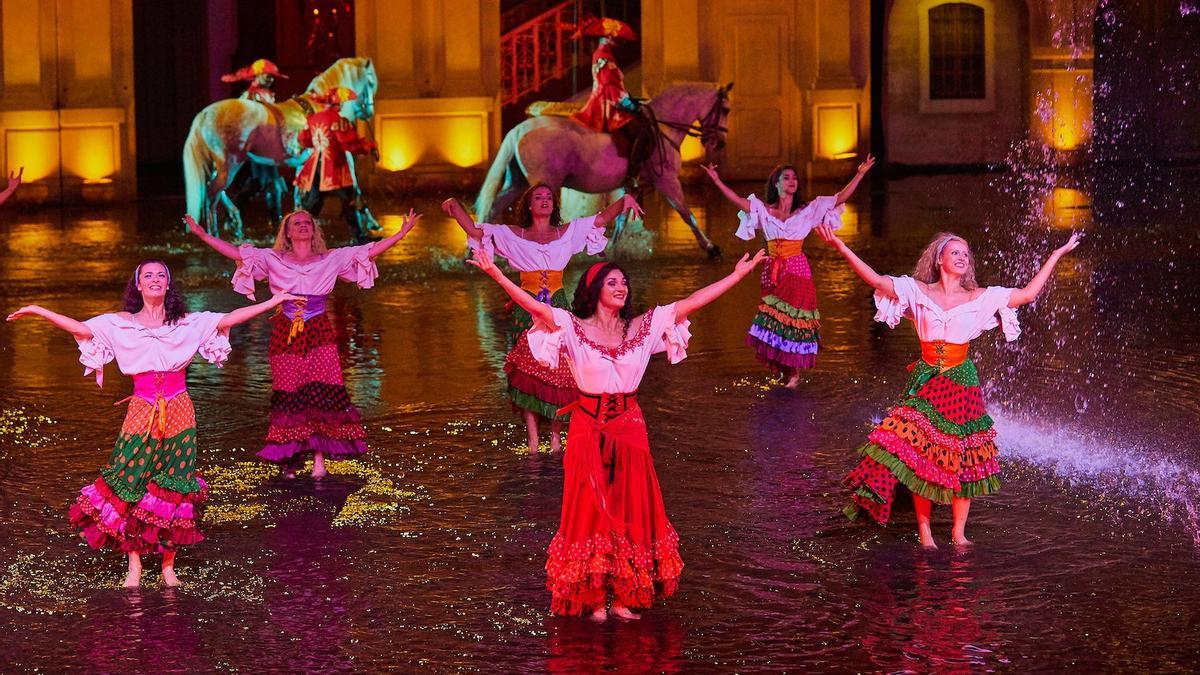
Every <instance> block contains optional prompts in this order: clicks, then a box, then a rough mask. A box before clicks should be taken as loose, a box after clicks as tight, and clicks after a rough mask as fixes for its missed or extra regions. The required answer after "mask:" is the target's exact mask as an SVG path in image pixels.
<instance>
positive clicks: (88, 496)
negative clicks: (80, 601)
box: [8, 260, 291, 588]
mask: <svg viewBox="0 0 1200 675" xmlns="http://www.w3.org/2000/svg"><path fill="white" fill-rule="evenodd" d="M289 299H291V296H290V295H287V294H281V295H276V296H275V297H273V298H271V299H270V300H268V301H266V302H260V303H258V304H257V305H251V306H249V307H242V308H240V309H235V310H234V311H232V312H230V313H228V314H220V313H216V312H188V311H187V310H185V309H184V302H183V296H182V295H181V294H180V292H179V289H178V288H176V286H175V284H174V282H173V281H172V280H171V272H170V271H169V270H168V269H167V265H166V263H164V262H162V261H161V260H146V261H143V262H142V263H141V264H140V265H138V266H137V268H136V269H135V270H134V272H133V276H132V277H131V278H130V279H129V283H128V284H126V286H125V298H124V303H125V309H124V311H122V312H117V313H115V314H101V315H100V316H97V317H93V318H91V319H88V320H87V321H84V322H79V321H76V320H75V319H72V318H70V317H67V316H63V315H62V314H57V313H55V312H51V311H50V310H48V309H45V308H43V307H39V306H38V305H29V306H27V307H22V308H21V309H18V310H17V311H15V312H13V313H12V314H9V315H8V320H9V321H15V320H17V319H19V318H21V317H23V316H40V317H42V318H43V319H46V320H47V321H49V322H50V323H52V324H54V325H55V326H57V327H59V328H61V329H63V330H65V331H67V332H68V333H70V334H71V335H73V336H74V337H75V339H76V341H78V342H79V352H80V356H79V361H80V363H82V364H83V365H84V367H85V368H86V370H85V372H84V374H85V375H90V374H91V373H92V372H95V373H96V384H98V385H100V386H104V365H105V364H106V363H108V362H110V361H112V360H113V359H114V358H115V359H116V360H117V366H118V367H119V368H120V369H121V372H122V373H125V374H126V375H129V376H131V377H132V378H133V395H132V396H130V397H129V398H127V399H125V401H128V402H129V412H128V413H126V415H125V423H124V424H123V425H122V427H121V434H120V435H119V436H118V437H117V443H116V446H115V447H114V448H113V453H112V457H110V458H109V461H108V468H107V469H105V470H104V471H102V472H101V474H100V477H99V478H97V479H96V481H95V482H94V483H92V484H91V485H88V486H87V487H85V488H83V490H81V491H80V494H79V497H78V498H77V499H76V500H75V504H74V505H73V506H72V507H71V523H72V524H73V525H74V526H75V527H76V528H78V529H79V530H80V536H81V537H83V540H84V541H86V542H87V543H88V545H89V546H91V547H92V548H102V547H105V548H114V549H117V550H120V551H124V552H125V554H126V556H128V558H129V572H128V574H126V576H125V587H126V588H134V587H136V586H137V585H138V583H139V582H140V580H141V576H142V558H141V556H142V554H144V553H150V552H151V551H160V552H162V554H163V562H162V577H163V583H164V584H166V585H167V586H178V585H179V579H178V577H176V576H175V553H176V552H177V551H178V549H179V547H181V546H187V545H190V544H195V543H198V542H200V541H201V540H203V539H204V536H203V535H201V534H200V528H199V523H200V515H201V510H202V509H201V507H202V505H203V504H204V501H205V499H206V497H207V489H206V486H205V484H204V481H203V480H202V479H201V478H200V477H199V476H198V475H196V415H195V411H194V410H193V409H192V399H191V398H190V397H189V396H188V393H187V382H186V372H187V367H188V364H189V363H191V361H192V357H193V356H195V355H196V353H197V352H199V354H200V355H201V356H203V357H204V358H205V359H207V360H208V361H209V363H214V364H216V365H217V366H218V367H220V366H221V364H222V363H224V362H225V359H226V358H227V357H228V356H229V350H230V347H229V329H230V328H232V327H233V326H236V325H238V324H240V323H243V322H245V321H248V320H250V319H251V318H253V317H255V316H258V315H259V314H262V313H263V312H265V311H267V310H268V309H271V308H272V307H275V306H276V305H278V304H280V303H282V302H284V301H286V300H289ZM123 402H124V401H122V403H123Z"/></svg>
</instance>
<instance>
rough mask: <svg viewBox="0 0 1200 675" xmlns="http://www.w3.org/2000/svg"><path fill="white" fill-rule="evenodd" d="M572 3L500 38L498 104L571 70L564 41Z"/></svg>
mask: <svg viewBox="0 0 1200 675" xmlns="http://www.w3.org/2000/svg"><path fill="white" fill-rule="evenodd" d="M574 5H575V2H574V0H566V1H565V2H562V3H559V4H558V5H555V6H554V7H551V8H550V9H548V10H546V11H545V12H542V13H541V14H538V15H537V16H535V17H533V18H532V19H530V20H528V21H526V22H525V23H523V24H521V25H519V26H517V27H516V28H513V29H512V30H511V31H509V32H507V33H505V34H504V35H502V36H500V103H501V105H508V104H510V103H515V102H517V101H519V100H520V99H521V97H522V96H525V95H526V94H529V93H531V92H535V91H537V90H539V89H541V88H542V85H544V84H545V83H547V82H549V81H551V80H556V79H558V78H560V77H562V76H564V75H566V74H567V72H568V71H569V70H570V68H571V57H570V52H569V50H568V48H567V47H568V40H569V38H570V33H571V31H572V30H573V29H571V28H566V27H564V26H565V25H567V24H570V23H572V22H573V20H574V11H573V6H574Z"/></svg>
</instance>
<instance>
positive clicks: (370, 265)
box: [334, 244, 379, 288]
mask: <svg viewBox="0 0 1200 675" xmlns="http://www.w3.org/2000/svg"><path fill="white" fill-rule="evenodd" d="M374 245H375V244H362V245H361V246H343V247H341V248H338V249H334V254H335V255H336V256H337V258H336V260H337V266H338V267H337V275H338V278H340V279H341V280H342V281H349V282H350V283H352V284H357V285H358V287H359V288H373V287H374V286H375V280H376V279H377V278H379V267H377V266H376V265H375V261H374V260H373V259H372V258H371V247H372V246H374Z"/></svg>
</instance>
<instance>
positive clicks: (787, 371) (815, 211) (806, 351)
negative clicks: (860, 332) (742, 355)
mask: <svg viewBox="0 0 1200 675" xmlns="http://www.w3.org/2000/svg"><path fill="white" fill-rule="evenodd" d="M874 165H875V158H874V157H872V156H870V155H867V159H866V161H865V162H863V163H862V164H859V165H858V173H857V174H855V176H854V178H852V179H851V180H850V182H849V183H848V184H847V185H846V187H844V188H842V191H841V192H838V193H837V194H835V195H832V196H828V197H817V198H816V199H814V200H812V201H811V202H809V203H808V204H802V203H801V202H799V201H798V200H797V199H796V190H797V188H798V187H799V185H800V181H799V178H798V177H797V174H796V169H795V168H794V167H792V166H790V165H783V166H777V167H775V170H774V171H772V172H771V175H770V177H769V178H767V187H766V203H763V202H762V201H761V200H759V198H758V197H756V196H755V195H750V196H749V197H746V198H744V199H743V198H742V197H741V196H739V195H738V194H737V193H736V192H734V191H733V190H732V189H730V187H729V186H728V185H726V184H725V182H724V181H722V180H721V177H720V176H719V175H717V167H716V165H715V164H709V165H707V166H705V167H704V171H705V172H706V173H707V174H708V177H709V178H711V179H712V181H713V183H715V184H716V186H717V188H718V189H719V190H720V191H721V194H723V195H725V197H726V198H727V199H729V201H731V202H733V203H734V204H736V205H737V206H738V208H740V209H741V212H739V213H738V220H739V221H740V224H739V225H738V229H737V236H738V237H741V238H742V239H745V240H746V241H750V240H751V239H753V238H754V231H755V230H762V233H763V237H765V238H766V240H767V251H769V252H770V254H771V265H770V266H769V267H766V268H764V269H763V271H762V303H761V304H760V305H759V306H758V315H756V316H755V317H754V323H753V324H751V325H750V335H749V336H747V338H746V344H748V345H750V346H751V347H754V350H755V352H756V353H757V355H758V360H759V361H762V362H763V364H764V365H766V366H767V367H768V368H770V369H771V370H772V371H773V372H775V373H777V374H778V375H779V376H780V377H782V378H783V380H784V381H785V385H784V386H786V387H788V388H789V389H795V388H796V387H798V386H800V371H801V370H802V369H804V368H812V367H813V366H814V365H816V363H817V349H818V348H819V346H820V342H821V334H820V323H821V314H820V312H818V311H817V290H816V287H815V286H814V285H813V279H812V270H810V269H809V267H808V258H806V257H805V256H804V252H803V250H802V249H803V247H804V238H805V237H806V236H808V233H809V232H810V231H812V229H813V228H814V227H817V226H818V225H821V224H826V225H830V226H832V227H835V228H836V227H841V225H842V220H841V214H842V211H843V210H844V207H843V206H842V204H845V203H846V200H848V199H850V195H852V194H854V189H855V188H857V187H858V184H859V182H860V181H861V180H862V178H863V176H864V175H865V174H866V173H867V171H869V170H870V169H871V167H872V166H874Z"/></svg>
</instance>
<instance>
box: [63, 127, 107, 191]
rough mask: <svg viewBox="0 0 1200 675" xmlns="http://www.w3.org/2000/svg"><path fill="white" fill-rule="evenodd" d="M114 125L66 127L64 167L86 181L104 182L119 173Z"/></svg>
mask: <svg viewBox="0 0 1200 675" xmlns="http://www.w3.org/2000/svg"><path fill="white" fill-rule="evenodd" d="M115 133H116V130H115V129H114V128H113V127H111V126H103V127H79V128H64V129H63V130H62V162H63V168H64V169H65V170H66V172H67V173H69V174H71V175H72V176H78V177H80V178H82V179H83V180H84V182H85V183H102V182H106V181H108V180H111V177H112V175H113V174H114V173H116V161H115V159H114V158H115V157H116V152H115V150H116V148H115V145H116V143H115V141H114V135H115Z"/></svg>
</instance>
